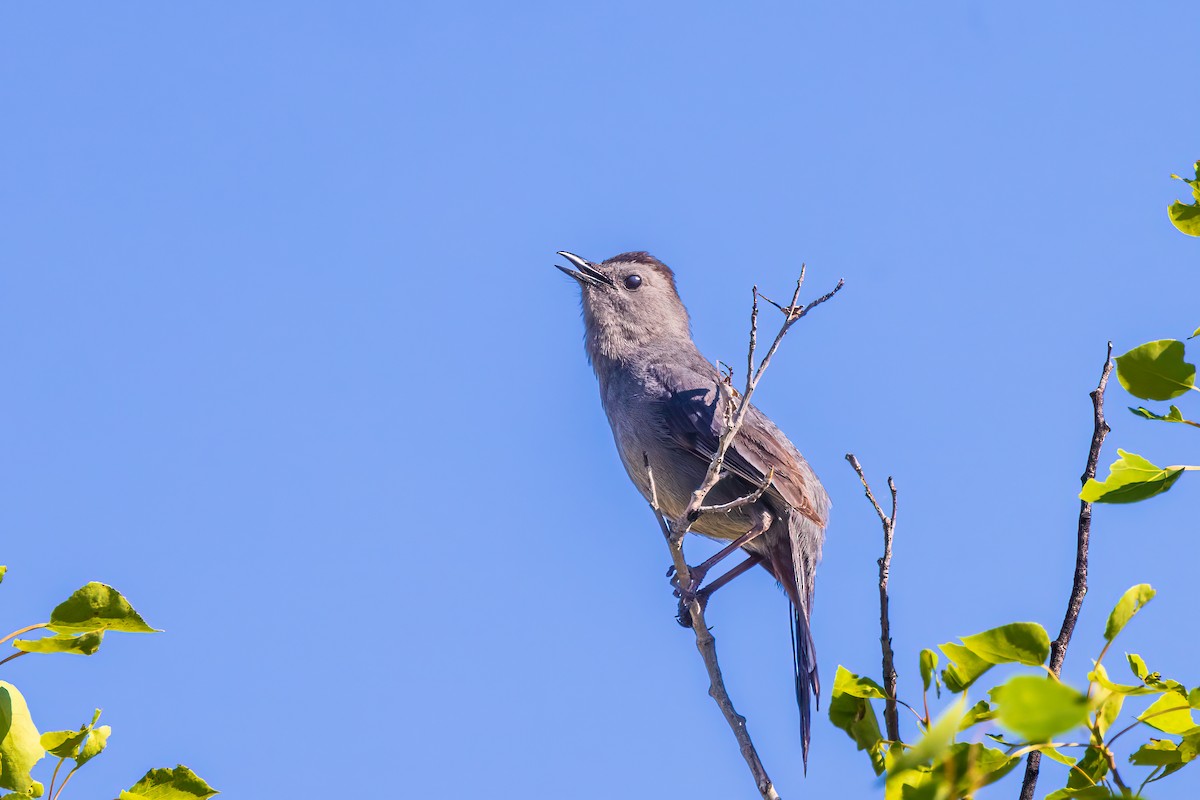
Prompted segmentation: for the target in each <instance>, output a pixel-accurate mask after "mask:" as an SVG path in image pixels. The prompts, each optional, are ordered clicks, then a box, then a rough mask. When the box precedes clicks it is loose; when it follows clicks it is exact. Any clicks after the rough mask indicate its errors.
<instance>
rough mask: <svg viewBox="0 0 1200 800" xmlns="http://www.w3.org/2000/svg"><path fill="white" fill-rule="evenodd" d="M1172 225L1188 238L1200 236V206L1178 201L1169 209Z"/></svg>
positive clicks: (1168, 213)
mask: <svg viewBox="0 0 1200 800" xmlns="http://www.w3.org/2000/svg"><path fill="white" fill-rule="evenodd" d="M1167 215H1168V216H1169V217H1170V218H1171V224H1173V225H1174V226H1175V227H1176V228H1178V229H1179V230H1180V232H1182V233H1186V234H1187V235H1188V236H1200V204H1196V203H1192V204H1191V205H1188V204H1186V203H1181V202H1179V201H1178V200H1176V201H1175V202H1174V203H1171V205H1170V206H1168V207H1167Z"/></svg>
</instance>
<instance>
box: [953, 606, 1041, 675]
mask: <svg viewBox="0 0 1200 800" xmlns="http://www.w3.org/2000/svg"><path fill="white" fill-rule="evenodd" d="M962 642H963V643H962V644H961V645H960V644H954V643H951V642H948V643H946V644H943V645H939V646H938V647H939V649H940V650H941V651H942V652H943V653H944V654H945V655H946V658H948V659H949V660H950V661H951V662H952V664H951V665H950V666H948V667H947V668H946V669H945V670H943V671H942V680H943V681H944V682H945V684H946V688H947V689H949V690H950V691H952V692H962V691H966V689H967V687H969V686H970V685H971V684H972V683H974V682H975V681H976V680H977V679H978V678H979V676H980V675H982V674H983V673H985V672H987V671H988V670H989V669H991V668H992V666H993V665H995V664H1007V663H1014V662H1015V663H1018V664H1029V665H1030V666H1037V665H1040V664H1042V663H1043V662H1044V661H1045V660H1046V658H1047V656H1049V655H1050V637H1049V636H1048V635H1046V629H1045V628H1043V627H1042V626H1041V625H1038V624H1037V623H1035V622H1014V623H1012V624H1010V625H1001V626H1000V627H999V628H992V629H991V630H986V631H984V632H982V633H976V634H973V635H971V636H964V637H963V638H962Z"/></svg>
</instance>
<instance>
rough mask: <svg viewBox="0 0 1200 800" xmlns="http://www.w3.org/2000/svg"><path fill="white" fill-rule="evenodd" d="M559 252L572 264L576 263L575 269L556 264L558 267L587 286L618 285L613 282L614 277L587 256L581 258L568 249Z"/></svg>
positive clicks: (610, 286) (611, 286) (609, 286)
mask: <svg viewBox="0 0 1200 800" xmlns="http://www.w3.org/2000/svg"><path fill="white" fill-rule="evenodd" d="M558 254H559V255H560V256H562V257H563V258H565V259H566V260H567V261H570V262H571V264H572V265H574V267H575V269H567V268H566V267H559V266H558V264H555V265H554V266H556V267H558V268H559V269H561V270H562V271H563V272H565V273H566V274H568V275H570V276H571V277H572V278H574V279H575V280H577V281H579V282H580V283H581V284H583V285H585V286H607V287H608V288H610V289H611V288H613V287H614V286H616V284H615V283H613V279H612V278H610V277H608V276H607V275H605V274H604V273H603V272H601V271H600V270H598V269H596V268H595V267H594V266H592V262H590V261H588V260H587V259H586V258H580V257H579V256H577V255H575V254H574V253H568V252H567V251H566V250H559V251H558ZM576 270H578V271H576Z"/></svg>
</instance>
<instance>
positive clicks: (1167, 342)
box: [1116, 339, 1196, 400]
mask: <svg viewBox="0 0 1200 800" xmlns="http://www.w3.org/2000/svg"><path fill="white" fill-rule="evenodd" d="M1116 364H1117V380H1119V381H1120V382H1121V385H1122V386H1124V387H1125V390H1126V391H1127V392H1129V393H1130V394H1131V395H1133V396H1134V397H1140V398H1142V399H1143V400H1171V399H1173V398H1176V397H1179V396H1180V395H1181V394H1184V393H1186V392H1187V391H1188V390H1190V389H1192V388H1193V387H1194V386H1195V383H1196V367H1195V366H1193V365H1192V364H1189V363H1187V362H1186V361H1184V344H1183V342H1181V341H1179V340H1178V339H1159V340H1157V341H1154V342H1146V343H1145V344H1140V345H1138V346H1137V347H1135V348H1133V349H1132V350H1130V351H1129V352H1128V353H1125V354H1124V355H1119V356H1117V358H1116Z"/></svg>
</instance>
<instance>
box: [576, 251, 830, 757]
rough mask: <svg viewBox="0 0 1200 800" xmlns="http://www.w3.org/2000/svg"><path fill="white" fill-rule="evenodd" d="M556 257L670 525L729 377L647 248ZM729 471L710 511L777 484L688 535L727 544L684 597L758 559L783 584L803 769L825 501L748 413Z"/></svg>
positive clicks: (814, 687) (717, 420)
mask: <svg viewBox="0 0 1200 800" xmlns="http://www.w3.org/2000/svg"><path fill="white" fill-rule="evenodd" d="M559 255H561V256H563V257H564V258H566V259H567V260H568V261H570V262H571V264H572V265H573V266H574V267H575V269H567V268H566V267H561V266H559V267H558V268H559V269H560V270H562V271H563V272H565V273H566V274H568V275H570V276H571V277H572V278H574V279H575V280H576V281H578V282H579V286H580V289H581V291H582V295H583V320H584V325H585V328H586V331H585V335H584V344H585V348H586V350H587V355H588V360H589V362H590V363H591V365H592V369H593V370H595V372H596V378H597V379H598V381H599V383H600V400H601V402H602V403H603V405H604V413H605V414H607V415H608V422H609V425H611V426H612V432H613V439H614V440H615V441H616V444H617V452H618V453H619V454H620V457H621V461H622V463H624V465H625V471H626V472H628V473H629V477H630V479H631V480H632V481H633V483H634V485H635V486H637V488H638V491H640V492H641V493H642V496H643V497H645V498H646V499H647V500H649V499H650V482H649V479H648V477H647V474H646V466H645V462H644V459H645V458H648V459H649V462H650V466H651V467H652V468H653V470H654V476H655V484H656V488H657V492H658V502H659V505H660V506H661V508H662V511H663V513H664V514H666V516H667V518H668V519H678V518H679V517H680V516H681V515H682V514H683V513H684V510H685V509H686V508H687V504H688V501H689V499H690V498H691V494H692V492H694V491H695V490H696V489H697V488H699V486H700V484H701V483H702V481H703V480H704V475H705V472H706V470H707V469H708V465H709V463H710V462H711V460H712V457H713V455H714V454H715V453H716V449H717V440H718V438H719V436H720V434H721V431H722V425H723V420H724V419H725V415H724V406H725V403H726V402H727V401H726V400H725V394H724V393H723V392H721V391H719V390H718V388H717V383H718V381H720V380H722V376H721V375H720V374H719V373H718V372H717V370H716V368H715V367H714V366H713V365H712V364H711V363H710V362H709V361H708V360H707V359H705V358H704V356H702V355H700V351H699V350H697V349H696V345H695V343H694V342H692V335H691V328H690V322H689V319H688V313H687V309H686V308H684V306H683V302H682V301H681V300H680V299H679V293H678V292H677V290H676V288H675V274H674V273H673V272H672V271H671V270H670V268H669V267H667V265H666V264H664V263H662V262H661V261H659V260H658V259H656V258H654V257H653V256H651V255H650V254H649V253H622V254H621V255H618V256H613V257H612V258H610V259H608V260H607V261H604V262H601V263H599V264H593V263H591V262H589V261H587V260H586V259H583V258H580V257H579V256H577V255H574V254H573V253H567V252H560V253H559ZM556 266H557V265H556ZM643 454H644V455H643ZM725 470H726V472H727V476H726V477H724V478H722V479H721V481H720V482H719V483H718V484H717V485H716V487H715V488H714V489H713V491H712V492H711V493H710V494H709V496H708V498H707V499H706V500H705V503H706V504H710V505H711V504H716V503H727V502H730V501H732V500H734V499H736V498H738V497H744V496H746V495H749V494H751V493H753V492H754V491H755V490H756V489H757V488H758V487H760V486H761V485H762V483H763V481H764V480H765V478H766V476H767V474H768V472H769V471H771V470H774V478H773V480H772V482H771V486H770V488H769V489H768V490H767V491H766V492H765V493H763V495H762V496H761V497H760V498H759V499H758V500H757V501H756V502H754V503H752V504H750V505H746V506H743V507H741V508H739V509H737V510H735V511H733V512H731V513H728V514H716V513H713V514H704V515H702V516H701V517H700V518H699V519H698V520H696V522H695V524H694V525H693V526H692V530H694V531H696V532H698V533H701V534H703V535H704V536H707V537H710V538H712V539H717V540H721V541H725V542H729V543H730V544H729V545H728V546H727V547H725V548H724V549H723V550H722V551H721V552H719V553H717V555H715V556H714V557H713V558H711V559H709V560H708V561H706V562H704V563H703V564H700V565H699V566H697V567H695V568H693V569H692V585H691V586H690V587H680V590H681V592H683V593H685V598H686V597H687V596H690V595H693V594H694V595H696V596H698V597H699V599H701V601H705V600H707V597H708V595H710V594H711V593H712V592H713V591H715V590H716V589H717V588H719V587H720V586H722V585H724V584H725V583H728V582H729V581H730V580H732V579H733V578H734V577H736V576H737V575H740V574H742V573H743V572H746V571H747V570H749V569H751V568H752V567H753V566H754V565H755V564H761V565H762V566H763V567H764V568H766V570H767V571H768V572H770V573H771V575H773V576H774V577H775V579H776V580H777V581H779V583H780V584H781V585H782V586H783V589H784V591H785V592H787V595H788V598H789V599H790V600H791V605H792V612H793V613H792V625H793V628H792V643H793V650H794V664H793V666H794V668H795V678H796V702H797V704H798V705H799V708H800V732H801V739H802V742H803V745H802V746H803V754H804V763H805V766H806V767H807V764H808V746H809V740H810V738H811V729H812V710H811V700H812V696H813V695H817V697H818V700H817V702H818V708H819V704H820V699H819V696H820V683H819V679H818V677H817V662H816V652H815V649H814V646H813V639H812V632H811V629H810V627H809V615H810V613H811V611H812V603H813V593H814V587H813V580H814V577H815V572H816V568H817V562H818V561H819V560H820V558H821V544H822V542H823V541H824V538H825V525H826V520H827V519H828V515H829V496H828V495H827V494H826V493H825V490H824V488H822V486H821V483H820V481H818V480H817V476H816V475H815V474H814V473H813V471H812V468H811V467H809V465H808V463H807V462H806V461H805V460H804V457H803V456H801V455H800V452H799V451H798V450H797V449H796V447H795V446H794V445H793V444H792V443H791V442H790V441H789V440H788V438H787V437H786V436H784V435H783V432H782V431H780V430H779V428H777V427H776V426H775V423H773V422H771V420H769V419H768V418H767V417H766V416H765V415H764V414H763V413H762V412H760V411H759V410H758V409H757V408H754V407H753V406H752V407H751V408H750V410H749V413H748V414H747V415H746V418H745V422H744V424H743V427H742V429H741V430H740V431H739V432H738V436H737V438H736V439H735V440H734V442H733V445H732V446H731V447H730V449H729V452H728V454H727V455H726V458H725ZM739 548H740V549H741V550H743V551H744V552H745V553H747V554H748V558H747V559H746V560H745V561H743V562H742V563H741V564H739V565H738V566H736V567H734V568H733V569H731V570H730V571H729V572H728V573H726V574H725V575H723V576H721V577H720V578H718V579H716V580H715V581H713V582H711V583H710V584H708V586H706V587H705V588H703V589H700V588H699V582H700V581H702V580H703V578H704V575H705V573H706V572H707V571H708V569H709V568H711V567H712V566H713V565H714V564H715V563H716V562H717V561H719V560H720V559H721V558H723V557H724V556H725V555H728V554H729V553H731V552H733V551H736V550H738V549H739ZM684 617H685V618H686V615H684ZM685 624H686V623H685Z"/></svg>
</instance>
